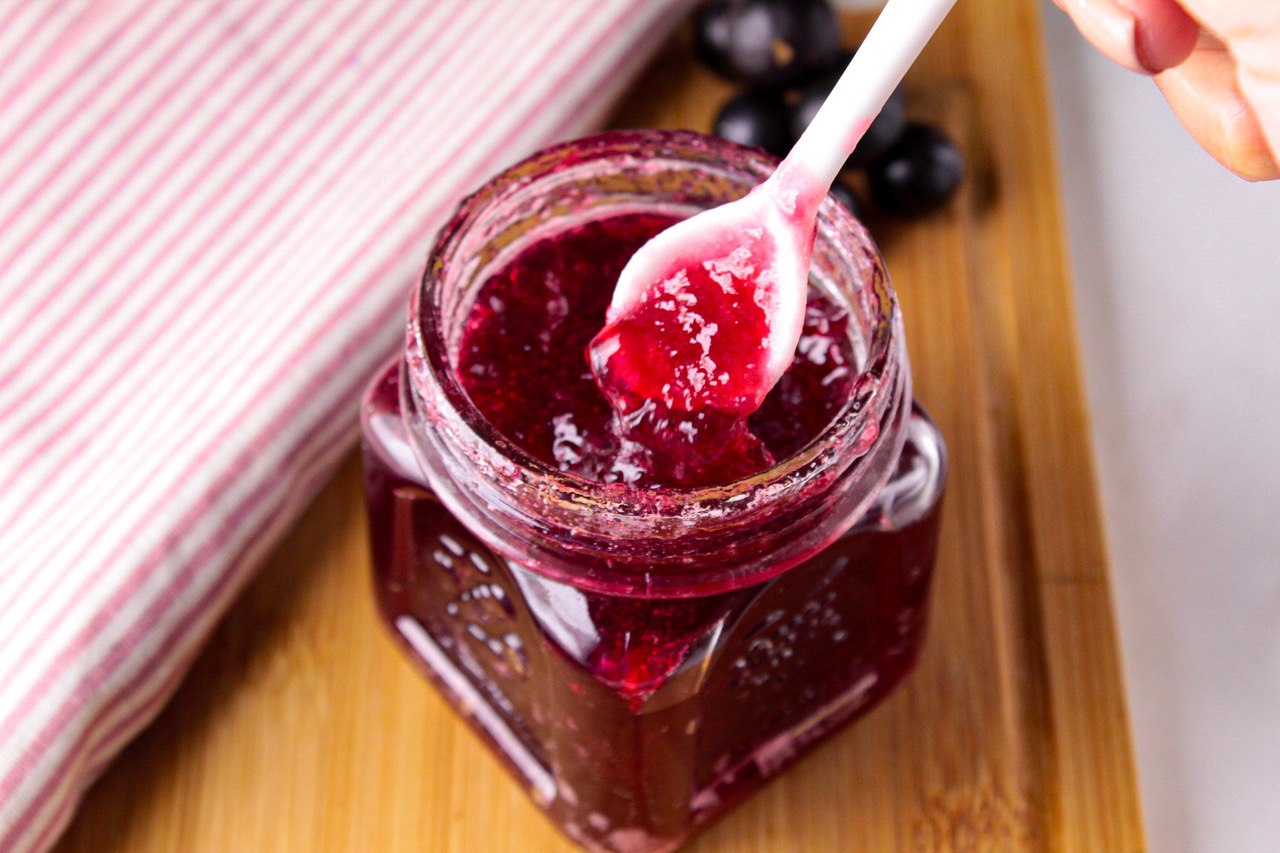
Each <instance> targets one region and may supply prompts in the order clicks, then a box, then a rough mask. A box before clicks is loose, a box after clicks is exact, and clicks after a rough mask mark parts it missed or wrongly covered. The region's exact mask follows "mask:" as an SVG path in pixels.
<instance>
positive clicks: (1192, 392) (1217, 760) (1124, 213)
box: [1045, 2, 1280, 853]
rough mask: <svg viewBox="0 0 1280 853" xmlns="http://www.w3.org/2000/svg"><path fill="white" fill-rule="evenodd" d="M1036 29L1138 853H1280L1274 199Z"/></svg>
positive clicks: (1279, 188) (1279, 359)
mask: <svg viewBox="0 0 1280 853" xmlns="http://www.w3.org/2000/svg"><path fill="white" fill-rule="evenodd" d="M1045 18H1046V25H1047V37H1048V47H1049V55H1050V65H1051V74H1052V81H1053V100H1054V107H1055V110H1056V121H1057V136H1058V150H1059V157H1060V164H1061V172H1062V180H1063V190H1064V195H1065V204H1066V214H1067V224H1068V231H1069V237H1070V244H1071V255H1072V261H1073V264H1074V271H1075V281H1076V293H1077V311H1078V320H1079V324H1080V333H1081V337H1082V341H1083V349H1084V361H1085V373H1086V377H1087V384H1088V395H1089V403H1090V406H1091V408H1092V414H1093V430H1094V446H1095V448H1096V454H1097V460H1096V464H1097V468H1098V471H1099V474H1100V479H1101V484H1102V496H1103V506H1104V510H1105V516H1106V525H1107V533H1108V538H1109V542H1110V550H1111V556H1112V565H1113V576H1114V587H1115V592H1116V599H1117V608H1118V611H1119V624H1120V634H1121V639H1122V646H1123V650H1124V664H1125V670H1126V680H1127V682H1128V687H1129V702H1130V711H1131V716H1132V719H1133V725H1134V734H1135V739H1136V743H1137V752H1138V766H1139V773H1140V774H1141V785H1142V796H1143V806H1144V810H1145V815H1146V820H1147V826H1148V833H1149V839H1150V845H1151V849H1152V850H1153V851H1182V850H1194V851H1236V853H1241V852H1242V851H1277V850H1280V183H1271V184H1258V185H1250V184H1246V183H1245V182H1243V181H1240V180H1239V179H1237V178H1235V177H1234V176H1232V175H1231V174H1230V173H1228V172H1227V171H1226V170H1225V169H1223V168H1221V167H1220V166H1218V165H1217V164H1216V163H1215V162H1214V161H1213V160H1212V159H1211V158H1209V156H1208V155H1206V154H1204V153H1203V152H1202V151H1201V150H1200V149H1199V148H1197V147H1196V145H1195V144H1194V143H1193V142H1192V141H1191V140H1190V138H1189V137H1187V136H1186V134H1185V133H1184V132H1183V131H1182V130H1181V128H1180V126H1179V125H1178V124H1177V122H1176V121H1175V120H1174V118H1173V116H1172V114H1171V113H1170V112H1169V109H1168V107H1167V106H1166V105H1165V103H1164V101H1163V100H1162V99H1161V98H1160V96H1159V93H1158V92H1157V90H1156V89H1155V86H1154V84H1152V83H1151V82H1150V81H1149V80H1146V79H1143V78H1141V77H1138V76H1136V75H1133V74H1130V73H1128V72H1126V71H1122V70H1121V69H1119V68H1117V67H1115V66H1113V65H1111V64H1110V63H1109V62H1108V61H1107V60H1105V59H1103V58H1102V57H1101V56H1099V55H1098V54H1096V53H1094V52H1093V51H1092V50H1091V49H1090V48H1088V46H1087V45H1085V43H1084V42H1083V41H1082V40H1081V39H1080V37H1079V36H1078V35H1077V34H1076V32H1075V31H1074V30H1073V29H1072V28H1071V25H1070V22H1069V21H1068V20H1067V19H1066V17H1065V16H1064V15H1063V14H1062V13H1060V12H1059V11H1058V10H1057V9H1055V8H1054V7H1053V6H1052V4H1051V3H1048V2H1045Z"/></svg>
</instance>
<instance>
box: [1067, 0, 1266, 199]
mask: <svg viewBox="0 0 1280 853" xmlns="http://www.w3.org/2000/svg"><path fill="white" fill-rule="evenodd" d="M1054 2H1055V3H1057V5H1058V7H1059V8H1061V9H1062V10H1063V11H1065V12H1066V13H1067V14H1068V15H1070V16H1071V18H1072V20H1073V21H1075V24H1076V27H1077V28H1078V29H1079V30H1080V32H1081V33H1082V34H1083V35H1084V36H1085V38H1087V39H1088V40H1089V41H1090V42H1092V43H1093V46H1094V47H1096V48H1098V49H1099V50H1100V51H1102V52H1103V53H1105V54H1106V55H1107V56H1109V57H1110V58H1111V59H1113V60H1115V61H1116V62H1118V63H1119V64H1121V65H1123V66H1124V67H1126V68H1128V69H1130V70H1132V71H1137V72H1139V73H1142V74H1150V75H1153V76H1154V78H1155V82H1156V85H1157V86H1159V87H1160V91H1161V92H1163V93H1164V97H1165V100H1167V101H1168V102H1169V105H1170V106H1171V107H1173V111H1174V113H1175V114H1176V115H1177V116H1178V118H1179V120H1181V121H1182V123H1183V124H1184V125H1185V126H1186V128H1187V130H1188V131H1190V133H1191V135H1192V137H1194V138H1195V140H1196V142H1198V143H1200V145H1201V146H1202V147H1203V148H1204V149H1205V150H1206V151H1208V152H1209V153H1210V154H1212V155H1213V156H1214V157H1215V158H1216V159H1217V160H1218V162H1219V163H1221V164H1222V165H1224V166H1226V167H1227V168H1228V169H1230V170H1231V171H1233V172H1235V173H1236V174H1237V175H1240V176H1241V177H1242V178H1246V179H1248V180H1252V181H1258V180H1269V179H1273V178H1278V177H1280V165H1277V163H1278V162H1280V0H1054Z"/></svg>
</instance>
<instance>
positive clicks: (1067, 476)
mask: <svg viewBox="0 0 1280 853" xmlns="http://www.w3.org/2000/svg"><path fill="white" fill-rule="evenodd" d="M1037 5H1038V4H1037V3H1036V2H1034V0H964V2H962V3H960V4H959V6H958V7H957V8H956V10H955V12H954V14H953V15H952V17H951V19H950V20H949V21H948V22H947V23H946V25H945V26H944V27H943V29H942V31H941V32H940V33H939V35H938V37H937V38H936V39H935V41H934V43H933V44H932V45H930V47H929V48H928V50H927V51H926V53H925V55H924V56H923V57H922V59H921V61H920V63H919V64H918V65H917V67H916V68H915V69H914V70H913V72H912V75H911V77H910V78H909V83H910V86H911V95H912V98H911V100H912V109H913V111H915V112H916V113H917V114H918V115H921V116H926V117H929V118H931V119H932V120H935V121H939V122H942V123H944V124H945V125H946V126H947V127H949V128H950V129H951V131H952V132H953V133H954V134H955V135H956V136H957V138H958V139H959V140H960V141H961V142H962V145H963V147H964V149H965V153H966V157H967V161H968V164H969V168H970V173H969V176H968V177H967V180H966V183H965V187H964V190H963V192H962V195H961V197H960V198H959V199H958V200H957V202H956V203H955V204H954V205H953V206H952V207H951V208H950V209H949V210H947V211H946V212H944V213H941V214H938V215H936V216H934V217H932V218H929V219H927V220H924V221H922V222H918V223H912V224H900V223H892V222H886V221H873V222H872V230H873V232H874V233H875V234H876V236H877V239H878V240H879V241H880V243H881V245H882V247H883V249H884V251H885V255H886V256H887V259H888V265H889V270H890V273H891V276H892V278H893V280H894V283H895V286H896V287H897V290H898V292H899V294H900V295H901V299H902V305H903V310H904V313H905V317H906V321H907V332H908V337H909V339H910V349H911V354H912V360H913V363H914V369H915V378H916V392H917V395H918V397H919V398H920V399H921V400H922V401H924V402H925V404H926V405H927V406H928V407H929V409H930V411H931V412H932V413H933V415H934V417H935V418H936V420H937V421H938V423H939V425H940V426H941V428H942V431H943V433H944V435H945V436H946V439H947V441H948V443H949V446H950V451H951V458H952V470H951V481H950V484H949V487H948V489H949V494H948V498H947V507H946V515H945V522H944V525H943V533H942V545H941V559H940V562H939V565H938V571H937V580H936V587H935V597H934V603H933V612H932V617H931V623H930V639H929V644H928V647H927V649H926V652H925V654H924V659H923V661H922V663H921V665H920V667H919V669H918V671H917V672H916V673H915V675H914V676H913V677H912V678H911V679H910V680H909V682H908V683H907V685H906V686H905V688H903V689H901V690H900V691H898V692H897V693H896V694H895V695H894V696H893V697H892V698H891V699H890V700H889V701H887V702H886V703H885V704H884V705H883V706H881V707H880V708H879V709H877V710H876V711H874V712H873V713H872V714H870V715H869V716H867V717H866V718H864V719H863V720H861V721H860V722H858V723H856V724H855V725H854V726H853V727H852V728H850V729H848V730H846V731H845V732H843V733H841V734H840V735H838V736H837V737H835V738H834V739H833V740H831V741H829V742H828V743H827V744H825V745H824V746H822V747H821V748H819V749H818V750H817V751H816V752H815V753H813V754H812V755H810V756H809V757H808V758H806V759H805V760H803V761H802V762H801V763H800V764H799V765H797V766H796V767H795V768H793V769H792V770H791V771H789V772H788V773H786V774H784V776H783V777H782V778H780V779H779V780H777V781H775V782H774V783H772V784H771V785H769V786H768V787H767V788H766V789H765V790H763V791H761V792H760V793H758V794H757V795H756V796H755V797H753V798H752V799H751V800H750V801H748V802H747V803H746V804H745V805H744V806H742V807H741V808H739V809H738V810H737V811H736V812H734V813H733V814H731V815H730V816H729V817H728V818H727V819H725V820H723V821H722V822H720V823H719V824H717V825H716V826H714V827H712V828H711V829H710V830H709V831H708V832H706V833H705V834H704V835H703V836H701V837H700V839H699V840H698V841H696V842H695V843H694V844H693V845H692V846H693V849H695V850H702V851H852V850H869V851H886V850H951V849H973V850H1005V849H1030V848H1050V849H1055V850H1058V849H1061V850H1082V851H1102V850H1106V851H1130V850H1139V849H1141V848H1142V847H1143V834H1142V824H1141V818H1140V815H1139V809H1138V797H1137V791H1136V784H1135V779H1134V768H1133V756H1132V752H1131V747H1130V742H1129V734H1128V723H1127V717H1126V711H1125V701H1124V694H1123V689H1122V680H1121V674H1120V669H1119V664H1118V657H1117V649H1116V640H1115V630H1114V625H1113V623H1112V607H1111V596H1110V592H1109V590H1108V582H1107V563H1106V556H1105V548H1104V544H1103V537H1102V531H1101V525H1100V520H1099V512H1098V503H1097V495H1096V489H1095V485H1094V477H1093V473H1092V470H1091V464H1092V462H1091V460H1092V455H1091V452H1090V447H1089V429H1088V421H1087V417H1086V413H1085V410H1084V403H1083V398H1082V395H1081V379H1080V372H1079V366H1078V360H1077V352H1076V335H1075V330H1074V319H1073V318H1074V312H1073V308H1072V298H1071V287H1070V282H1069V279H1068V275H1067V265H1066V256H1065V248H1064V243H1063V236H1062V228H1061V221H1060V212H1059V200H1058V187H1057V179H1056V176H1055V171H1054V160H1053V146H1052V128H1051V125H1050V116H1049V112H1048V107H1047V105H1046V93H1045V67H1044V60H1043V56H1042V53H1041V37H1040V23H1039V18H1038V11H1037ZM847 23H848V32H847V33H846V35H847V36H848V39H849V41H850V42H852V41H855V40H856V38H857V36H858V34H859V31H861V30H864V29H865V26H866V21H865V20H864V19H862V18H850V19H849V20H848V21H847ZM687 43H688V36H687V33H685V34H682V35H681V36H680V37H678V38H677V39H675V40H674V42H673V43H672V44H671V45H670V46H669V47H668V48H666V49H665V51H664V52H663V54H662V55H661V56H659V57H658V58H657V60H656V61H655V62H654V64H653V66H652V67H651V69H650V70H649V72H647V74H646V75H645V76H644V77H643V78H642V79H641V81H640V83H639V84H638V86H637V87H636V90H635V91H634V93H633V94H632V96H631V97H630V99H629V101H628V103H627V104H626V105H625V106H624V107H623V109H622V110H621V112H620V114H619V117H618V119H617V123H618V124H619V125H622V126H642V125H651V126H663V127H690V128H695V129H701V130H705V129H707V128H708V127H709V126H710V122H711V117H712V116H713V114H714V112H715V110H716V108H717V106H718V105H719V103H720V102H722V101H723V99H724V98H725V96H726V94H727V93H728V92H729V91H730V88H729V87H728V86H726V85H724V84H722V83H720V82H718V81H716V80H715V79H713V78H712V77H711V76H710V75H709V74H708V73H706V72H705V71H703V70H702V69H700V68H698V67H697V66H696V65H694V63H693V62H692V60H691V58H690V56H689V51H688V46H687ZM362 512H363V510H362V506H361V495H360V477H359V470H358V465H357V462H356V460H355V459H354V457H353V458H351V459H349V460H348V461H347V463H346V464H345V465H344V466H343V467H342V469H341V470H340V471H339V473H338V475H337V476H336V478H335V479H334V481H333V482H332V483H331V484H330V485H329V486H328V488H326V489H325V490H324V492H323V493H322V494H321V495H320V496H319V498H318V499H317V500H316V503H315V505H314V506H313V507H312V508H311V509H310V511H309V512H308V513H307V514H306V515H305V516H304V517H303V518H302V520H301V521H300V522H299V523H298V525H297V528H296V529H295V530H294V531H293V533H292V534H291V535H290V536H289V537H288V538H287V539H286V540H285V541H284V543H283V544H282V545H281V546H280V547H279V548H278V549H277V551H276V552H275V555H274V556H273V557H272V558H271V560H270V561H269V562H268V564H267V566H266V567H265V569H264V571H263V573H262V574H261V576H260V577H259V578H258V579H257V581H256V582H255V583H254V584H253V585H252V586H251V587H250V588H249V590H248V591H247V592H246V593H245V594H244V596H243V598H242V599H241V601H240V602H239V603H238V604H237V605H236V606H235V608H234V609H233V610H232V612H231V613H230V615H229V616H228V617H227V619H226V620H225V622H224V623H223V625H222V626H221V628H220V629H219V630H218V631H217V633H216V634H215V635H214V637H213V639H212V642H211V643H210V645H209V648H208V649H207V650H206V651H205V652H204V653H203V655H202V656H201V657H200V658H199V660H198V661H197V662H196V664H195V667H194V669H193V670H192V674H191V676H190V677H189V678H188V679H187V681H186V683H185V684H184V685H183V686H182V688H181V689H180V690H179V691H178V693H177V695H176V697H175V698H174V700H173V702H172V704H170V706H169V707H168V709H167V710H166V711H165V712H164V713H163V714H162V716H161V717H160V719H159V720H158V721H157V722H156V724H155V725H153V726H152V727H151V728H150V729H149V730H148V731H147V732H146V733H145V734H143V735H142V736H141V737H140V738H139V739H138V740H137V741H136V742H135V743H134V744H133V745H132V746H130V747H129V748H128V749H127V750H126V751H125V753H124V754H123V755H122V756H121V758H120V759H119V760H118V761H117V762H116V763H115V764H114V765H113V766H112V768H111V769H110V770H109V771H108V772H107V774H106V775H105V776H104V777H103V778H102V780H101V781H100V782H99V783H98V784H97V785H96V786H95V787H94V788H93V790H92V791H91V792H90V793H89V795H88V797H87V799H86V801H85V804H84V807H83V809H82V811H81V813H80V815H79V817H78V818H77V820H76V822H75V823H74V825H73V826H72V828H71V829H70V831H69V833H68V835H67V837H66V838H65V840H64V842H63V848H64V849H65V850H68V851H70V850H84V851H94V853H101V851H113V850H119V851H125V850H127V851H161V850H163V851H169V850H181V851H219V853H225V851H259V850H272V851H275V850H281V851H301V850H307V851H310V850H359V851H366V850H368V851H375V850H376V851H384V850H406V851H408V850H414V851H424V850H425V851H464V852H465V853H471V851H486V853H487V851H520V853H525V851H555V850H566V849H569V844H568V843H567V842H566V841H564V840H563V839H562V838H561V837H560V836H558V835H557V834H556V832H555V831H554V830H553V829H552V827H551V825H550V824H549V823H547V822H546V821H545V820H544V819H543V818H542V816H541V814H540V813H539V812H538V811H537V810H536V809H535V808H534V807H533V806H532V805H531V804H530V803H529V802H528V801H527V800H526V799H525V796H524V794H523V793H522V792H521V790H520V789H519V787H518V786H517V785H515V784H513V783H512V782H511V781H510V780H509V779H508V778H507V776H506V775H505V774H504V773H503V772H502V770H501V769H500V768H499V766H498V764H497V762H496V761H494V760H492V759H491V758H490V757H489V755H488V754H487V753H486V752H485V750H484V748H483V747H482V746H481V745H480V743H479V741H478V740H477V739H476V738H475V737H473V736H472V735H471V733H470V732H469V731H467V730H466V729H465V728H464V726H463V725H462V724H461V723H460V722H459V721H458V720H456V719H455V718H454V716H453V714H452V713H451V711H450V710H449V709H448V708H447V707H446V706H445V703H444V701H443V700H442V699H440V698H439V697H438V696H437V695H436V694H435V692H434V691H433V690H432V689H431V688H430V687H429V686H428V685H427V683H426V682H425V681H424V680H423V679H422V678H421V677H420V676H419V675H418V674H417V673H416V672H415V671H414V670H413V669H412V668H411V667H410V665H409V664H408V662H407V661H406V660H405V659H404V658H403V657H402V656H401V655H400V653H399V652H398V651H397V650H396V649H395V647H393V646H392V644H391V642H390V640H389V639H388V638H387V637H386V636H385V634H384V632H383V630H382V627H381V625H380V624H379V623H378V622H377V621H376V619H375V616H374V611H373V602H372V598H371V596H370V594H369V588H368V573H369V569H368V560H367V556H366V545H365V525H364V519H363V515H362Z"/></svg>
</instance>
